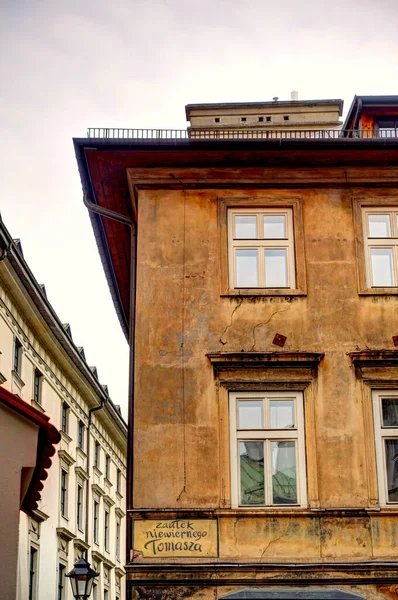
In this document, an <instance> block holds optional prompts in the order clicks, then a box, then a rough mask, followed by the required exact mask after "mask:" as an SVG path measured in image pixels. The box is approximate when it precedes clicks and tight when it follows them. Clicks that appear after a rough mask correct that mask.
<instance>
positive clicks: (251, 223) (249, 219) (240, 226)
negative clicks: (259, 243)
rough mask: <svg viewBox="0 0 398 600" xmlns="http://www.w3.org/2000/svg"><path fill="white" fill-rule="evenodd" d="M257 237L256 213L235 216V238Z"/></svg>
mask: <svg viewBox="0 0 398 600" xmlns="http://www.w3.org/2000/svg"><path fill="white" fill-rule="evenodd" d="M256 237H257V217H256V215H240V216H236V217H235V238H238V239H239V238H240V239H246V238H256Z"/></svg>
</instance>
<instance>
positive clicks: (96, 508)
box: [93, 494, 100, 544]
mask: <svg viewBox="0 0 398 600" xmlns="http://www.w3.org/2000/svg"><path fill="white" fill-rule="evenodd" d="M99 503H100V499H99V496H97V494H95V495H94V499H93V538H94V542H95V543H96V544H98V543H99Z"/></svg>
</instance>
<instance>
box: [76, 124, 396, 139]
mask: <svg viewBox="0 0 398 600" xmlns="http://www.w3.org/2000/svg"><path fill="white" fill-rule="evenodd" d="M87 137H89V138H91V139H111V140H140V141H156V140H158V141H159V140H192V141H197V140H198V141H200V140H206V141H207V140H231V141H232V140H342V139H347V140H348V139H351V140H352V139H362V140H375V139H378V140H380V139H382V140H389V139H397V138H398V129H383V130H381V129H377V130H376V129H375V130H368V129H366V130H353V129H349V130H348V129H346V130H344V129H308V130H298V129H279V130H278V129H273V130H271V129H221V128H220V129H193V128H190V129H122V128H115V127H90V128H89V129H88V130H87Z"/></svg>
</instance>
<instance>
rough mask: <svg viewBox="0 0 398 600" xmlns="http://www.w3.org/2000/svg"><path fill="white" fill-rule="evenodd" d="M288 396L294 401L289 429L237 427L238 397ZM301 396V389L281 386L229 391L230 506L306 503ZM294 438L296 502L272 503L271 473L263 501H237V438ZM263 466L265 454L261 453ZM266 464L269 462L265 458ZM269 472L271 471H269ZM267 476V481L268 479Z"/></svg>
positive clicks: (279, 506) (287, 506) (265, 398)
mask: <svg viewBox="0 0 398 600" xmlns="http://www.w3.org/2000/svg"><path fill="white" fill-rule="evenodd" d="M277 398H279V399H289V400H290V399H291V400H294V401H295V425H296V426H295V427H294V428H292V429H265V428H264V429H252V430H238V418H237V415H238V400H242V399H246V400H249V399H262V400H263V401H264V402H267V401H268V400H272V399H277ZM303 403H304V399H303V394H302V392H294V391H293V392H292V391H286V390H281V391H278V392H267V391H258V392H257V391H256V392H247V391H245V390H242V391H238V392H233V391H231V392H230V393H229V420H230V461H231V463H230V466H231V506H232V508H239V509H242V510H247V509H249V510H253V509H258V508H267V509H268V508H271V509H282V510H283V509H285V510H286V509H287V510H290V509H292V508H303V507H306V506H307V485H306V458H305V432H304V405H303ZM248 440H256V441H265V442H266V441H272V440H277V441H289V440H294V441H296V461H297V462H296V465H297V466H296V473H297V503H295V504H272V489H271V485H270V481H269V479H270V477H267V476H265V478H264V479H265V482H264V483H265V504H264V505H259V504H251V505H243V504H241V503H240V499H239V496H240V476H239V472H240V469H239V442H240V441H248ZM264 463H265V464H264V468H266V463H267V457H266V456H265V457H264ZM268 466H269V462H268ZM268 472H270V471H268ZM267 480H268V481H267Z"/></svg>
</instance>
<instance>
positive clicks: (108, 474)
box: [105, 454, 111, 481]
mask: <svg viewBox="0 0 398 600" xmlns="http://www.w3.org/2000/svg"><path fill="white" fill-rule="evenodd" d="M110 478H111V457H110V456H109V454H106V455H105V479H107V480H108V481H109V480H110Z"/></svg>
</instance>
